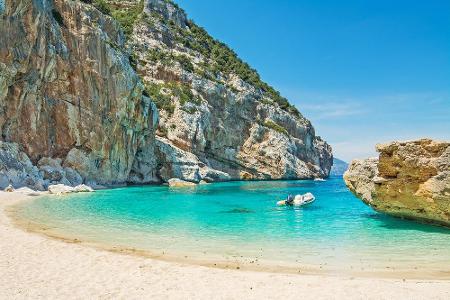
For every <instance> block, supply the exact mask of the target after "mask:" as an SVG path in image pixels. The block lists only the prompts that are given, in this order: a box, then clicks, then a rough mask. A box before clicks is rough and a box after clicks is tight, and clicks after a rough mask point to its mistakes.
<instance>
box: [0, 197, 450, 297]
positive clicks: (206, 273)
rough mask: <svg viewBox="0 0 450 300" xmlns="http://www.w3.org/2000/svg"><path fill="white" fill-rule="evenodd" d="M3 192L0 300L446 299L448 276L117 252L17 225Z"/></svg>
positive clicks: (0, 204) (449, 285)
mask: <svg viewBox="0 0 450 300" xmlns="http://www.w3.org/2000/svg"><path fill="white" fill-rule="evenodd" d="M27 197H28V196H24V195H21V194H18V193H4V192H0V236H1V242H0V299H110V298H114V299H116V298H122V299H125V298H126V299H143V298H151V299H450V281H448V280H445V281H444V280H403V279H388V278H350V277H337V276H326V275H294V274H279V273H265V272H250V271H240V270H224V269H216V268H207V267H201V266H194V265H186V264H181V263H174V262H173V263H172V262H165V261H159V260H154V259H149V258H144V257H137V256H131V255H122V254H118V253H113V252H109V251H103V250H98V249H94V248H90V247H87V246H83V245H79V244H73V243H66V242H63V241H58V240H54V239H51V238H47V237H45V236H42V235H39V234H34V233H29V232H25V231H24V230H22V229H20V228H17V227H15V225H13V223H12V221H11V220H10V218H9V217H8V216H7V214H6V212H5V208H7V207H8V206H9V205H13V204H16V203H18V202H19V201H23V200H25V199H26V198H27Z"/></svg>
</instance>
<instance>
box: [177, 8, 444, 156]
mask: <svg viewBox="0 0 450 300" xmlns="http://www.w3.org/2000/svg"><path fill="white" fill-rule="evenodd" d="M176 2H177V3H178V4H179V5H180V6H181V7H183V8H184V9H185V10H186V12H187V13H188V15H189V16H190V18H192V19H193V20H194V21H196V22H197V24H198V25H200V26H203V27H204V28H205V29H207V30H208V32H209V33H210V34H211V35H212V36H214V37H216V38H218V39H219V40H221V41H223V42H225V43H227V44H228V45H229V46H230V47H231V48H233V49H234V50H235V51H236V52H237V53H238V54H239V56H240V57H241V58H242V59H244V60H245V61H247V62H248V63H249V64H250V65H252V66H253V67H254V68H255V69H257V70H258V71H259V73H260V75H261V77H262V78H263V80H265V81H267V82H268V83H269V84H271V85H272V86H274V87H275V88H276V89H278V90H279V91H280V92H281V94H282V95H284V96H286V97H287V98H288V99H289V100H290V102H291V103H293V104H295V105H296V106H297V108H298V109H299V110H300V111H301V112H302V113H303V114H304V115H305V116H306V117H307V118H309V119H310V120H311V121H312V123H313V125H314V127H315V128H316V132H317V134H318V135H320V136H322V137H323V138H324V139H326V140H327V141H328V142H329V143H330V144H331V145H332V146H333V149H334V153H335V156H336V157H339V158H342V159H344V160H347V161H349V160H351V159H353V158H363V157H367V156H374V155H375V154H376V153H375V151H374V146H375V144H376V143H378V142H387V141H390V140H397V139H413V138H419V137H432V138H436V139H441V140H442V139H444V140H450V1H448V0H441V1H436V0H428V1H414V0H410V1H402V0H390V1H386V0H378V1H326V0H322V1H313V0H310V1H302V0H278V1H274V0H270V1H269V0H246V1H245V0H227V1H211V0H177V1H176Z"/></svg>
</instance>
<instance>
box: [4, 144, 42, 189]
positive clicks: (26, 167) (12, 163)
mask: <svg viewBox="0 0 450 300" xmlns="http://www.w3.org/2000/svg"><path fill="white" fill-rule="evenodd" d="M45 185H46V182H45V181H44V179H43V177H42V174H41V173H40V172H39V169H38V168H37V167H36V166H34V165H33V164H32V162H31V161H30V159H29V158H28V156H27V155H26V154H25V153H24V152H22V151H20V148H19V145H17V144H15V143H5V142H1V141H0V189H2V190H3V189H6V188H7V187H12V188H20V187H25V186H27V187H30V188H32V189H34V190H39V191H42V190H45V188H46V186H45Z"/></svg>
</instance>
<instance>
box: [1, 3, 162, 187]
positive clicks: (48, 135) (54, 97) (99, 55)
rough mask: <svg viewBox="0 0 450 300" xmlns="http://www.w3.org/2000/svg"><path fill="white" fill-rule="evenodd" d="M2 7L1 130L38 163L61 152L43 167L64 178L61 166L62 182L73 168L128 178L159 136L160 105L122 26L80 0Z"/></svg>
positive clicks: (93, 175)
mask: <svg viewBox="0 0 450 300" xmlns="http://www.w3.org/2000/svg"><path fill="white" fill-rule="evenodd" d="M2 6H3V7H0V12H1V14H2V15H1V17H0V128H1V139H2V140H3V141H7V142H15V143H18V144H19V145H21V146H22V147H23V150H24V152H25V153H26V154H27V155H28V156H29V157H30V159H31V161H32V162H33V163H34V164H36V163H38V162H39V161H40V159H41V158H42V157H52V158H54V159H59V164H58V166H43V165H41V166H39V168H40V170H41V171H43V172H44V179H48V180H51V181H61V179H62V177H63V172H65V173H66V179H67V180H68V182H66V183H69V182H70V180H73V181H75V182H70V183H71V184H75V183H79V181H80V178H79V177H78V176H77V175H76V174H75V173H73V172H72V171H71V170H70V169H67V168H71V169H73V170H75V171H76V172H77V173H79V174H80V175H81V176H82V177H83V180H84V181H95V182H99V183H105V184H111V183H123V182H126V181H127V180H128V176H129V174H130V171H131V169H132V167H133V164H134V158H135V154H136V152H137V149H138V147H139V146H140V145H143V144H145V145H148V144H151V143H152V141H153V136H154V129H155V125H156V123H157V112H156V108H155V107H154V106H153V105H152V103H151V100H150V99H149V98H148V97H145V96H143V95H142V93H143V90H144V86H143V84H142V83H141V80H140V78H139V76H138V75H137V74H136V72H135V71H134V70H133V68H132V66H131V65H130V63H129V55H128V54H127V53H126V52H124V50H123V49H124V48H125V44H124V43H125V38H124V35H123V33H122V30H121V29H120V26H119V25H118V24H117V22H115V21H114V20H113V19H112V18H110V17H108V16H105V15H103V14H102V13H101V12H100V11H98V10H97V9H95V8H94V7H92V6H91V5H88V4H85V3H82V2H79V1H71V0H54V1H48V0H18V1H13V0H6V1H5V2H3V1H2ZM63 167H64V168H63ZM35 171H36V170H34V171H33V172H35ZM69 173H70V174H69ZM68 177H70V179H69V178H68Z"/></svg>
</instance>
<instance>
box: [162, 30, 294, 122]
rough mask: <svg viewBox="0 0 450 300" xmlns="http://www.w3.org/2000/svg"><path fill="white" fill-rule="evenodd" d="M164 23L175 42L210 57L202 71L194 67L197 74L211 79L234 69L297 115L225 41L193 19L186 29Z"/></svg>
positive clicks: (282, 106) (243, 78) (281, 105)
mask: <svg viewBox="0 0 450 300" xmlns="http://www.w3.org/2000/svg"><path fill="white" fill-rule="evenodd" d="M168 25H169V28H171V30H172V31H173V32H174V34H175V36H176V38H177V41H178V42H180V43H182V44H183V45H184V46H185V47H187V48H190V49H192V50H194V51H197V52H199V53H201V54H202V55H203V56H204V57H206V58H207V59H209V60H210V63H205V64H204V65H203V68H204V69H203V72H202V71H197V73H198V74H199V75H209V76H208V77H209V78H208V79H215V78H217V76H218V75H219V74H220V73H222V74H225V75H228V74H231V73H234V74H236V75H238V76H239V77H240V78H241V79H242V80H244V81H246V82H247V83H249V84H251V85H253V86H254V87H256V88H258V89H260V90H261V91H262V92H264V93H266V94H267V95H268V96H269V97H270V98H272V99H273V101H274V102H276V103H277V104H278V105H279V106H280V107H281V108H282V109H283V110H286V111H288V112H290V113H292V114H294V115H296V116H298V117H300V116H301V115H300V113H299V111H298V110H297V109H296V108H295V107H294V106H293V105H291V104H290V103H289V101H288V100H287V99H286V98H284V97H282V96H281V95H280V93H279V92H278V91H276V90H275V89H274V88H273V87H271V86H270V85H268V84H267V83H265V82H263V81H262V80H261V78H260V76H259V74H258V72H257V71H256V70H255V69H253V68H251V67H250V66H249V65H248V64H247V63H246V62H244V61H242V60H241V59H240V58H239V57H238V55H237V54H236V53H235V52H234V51H233V50H232V49H230V48H229V47H228V46H227V45H226V44H224V43H222V42H220V41H218V40H216V39H214V38H212V37H211V36H210V35H209V34H208V32H206V30H205V29H203V28H202V27H200V26H197V25H196V24H195V23H194V22H193V21H189V24H188V26H189V29H183V28H180V27H178V26H176V25H175V24H172V23H168ZM211 75H212V76H211Z"/></svg>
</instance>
